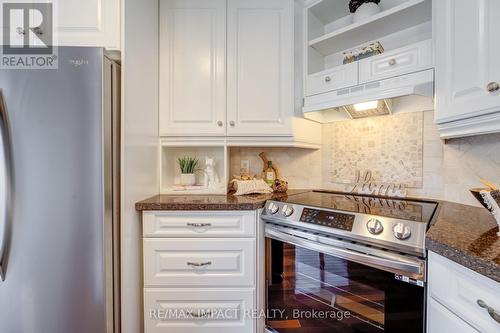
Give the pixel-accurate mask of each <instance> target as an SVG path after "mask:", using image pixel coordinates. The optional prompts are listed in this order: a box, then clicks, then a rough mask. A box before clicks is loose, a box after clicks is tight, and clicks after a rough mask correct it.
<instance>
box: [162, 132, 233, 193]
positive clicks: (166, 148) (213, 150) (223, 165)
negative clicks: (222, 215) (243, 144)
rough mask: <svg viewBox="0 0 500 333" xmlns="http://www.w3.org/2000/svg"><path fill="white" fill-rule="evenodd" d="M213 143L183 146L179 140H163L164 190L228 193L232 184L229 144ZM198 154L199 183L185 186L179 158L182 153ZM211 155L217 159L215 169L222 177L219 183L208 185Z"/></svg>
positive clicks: (172, 191)
mask: <svg viewBox="0 0 500 333" xmlns="http://www.w3.org/2000/svg"><path fill="white" fill-rule="evenodd" d="M211 144H212V145H211V146H210V145H208V146H207V145H202V146H200V145H197V144H196V143H194V142H193V144H192V145H185V146H181V145H178V144H177V143H169V142H165V141H163V142H162V144H161V148H160V149H161V152H160V154H161V169H160V173H161V174H160V180H161V181H160V183H161V188H160V193H161V194H175V195H196V194H198V195H205V194H221V195H224V194H226V193H227V184H228V170H229V167H228V166H229V162H228V148H227V147H226V146H225V145H224V143H222V144H217V143H211ZM185 156H189V157H195V158H197V159H198V160H199V165H198V169H199V170H198V171H197V172H196V183H197V185H199V186H196V188H188V189H185V190H181V189H180V188H179V186H178V185H179V183H180V175H181V172H180V168H179V164H178V162H177V160H178V159H179V158H181V157H185ZM207 157H208V158H211V159H213V160H214V161H215V168H214V169H215V172H216V174H217V176H218V178H219V185H218V186H217V187H208V188H207V187H205V184H206V182H205V180H206V177H207V175H206V173H205V172H204V170H205V167H206V164H205V163H206V158H207Z"/></svg>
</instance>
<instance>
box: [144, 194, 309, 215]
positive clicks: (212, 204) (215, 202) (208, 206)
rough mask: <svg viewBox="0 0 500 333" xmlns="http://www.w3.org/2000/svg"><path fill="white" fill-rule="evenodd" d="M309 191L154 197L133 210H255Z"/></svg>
mask: <svg viewBox="0 0 500 333" xmlns="http://www.w3.org/2000/svg"><path fill="white" fill-rule="evenodd" d="M308 191H309V190H289V191H288V192H287V193H271V194H251V195H243V196H235V195H233V194H228V195H156V196H154V197H152V198H149V199H146V200H144V201H141V202H138V203H136V205H135V209H136V210H138V211H145V210H256V209H260V208H263V207H264V204H265V203H266V201H267V200H280V201H285V200H286V199H287V198H288V196H289V195H294V194H299V193H304V192H308Z"/></svg>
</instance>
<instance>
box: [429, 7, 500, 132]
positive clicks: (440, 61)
mask: <svg viewBox="0 0 500 333" xmlns="http://www.w3.org/2000/svg"><path fill="white" fill-rule="evenodd" d="M499 22H500V1H498V0H474V1H470V0H439V1H434V29H435V38H436V47H435V50H436V122H437V123H438V124H443V123H447V122H454V121H460V120H464V119H468V118H472V117H476V116H481V115H485V114H488V113H493V112H496V111H500V90H499V88H500V86H498V85H500V61H499V55H500V36H499V29H498V23H499ZM481 126H485V124H483V125H481ZM499 130H500V128H499ZM474 131H476V132H477V134H480V133H481V132H486V131H482V130H481V127H479V128H478V129H476V130H474ZM488 131H491V129H490V128H488ZM467 134H468V135H470V134H474V133H467Z"/></svg>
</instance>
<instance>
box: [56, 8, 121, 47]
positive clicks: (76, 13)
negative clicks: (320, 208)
mask: <svg viewBox="0 0 500 333" xmlns="http://www.w3.org/2000/svg"><path fill="white" fill-rule="evenodd" d="M56 4H57V5H56V7H55V13H56V14H57V21H56V27H55V28H56V32H57V39H58V44H59V45H60V46H94V47H105V48H107V49H111V50H119V49H120V0H84V1H82V0H61V1H57V3H56Z"/></svg>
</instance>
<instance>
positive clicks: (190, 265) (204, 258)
mask: <svg viewBox="0 0 500 333" xmlns="http://www.w3.org/2000/svg"><path fill="white" fill-rule="evenodd" d="M254 223H255V222H254ZM255 267H256V265H255V240H254V239H220V238H210V239H192V238H185V239H168V240H165V239H146V240H144V284H145V286H146V287H157V286H162V285H168V286H172V287H174V286H175V287H186V286H187V287H205V286H206V287H221V288H224V287H229V286H232V287H250V288H252V287H254V286H255Z"/></svg>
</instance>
